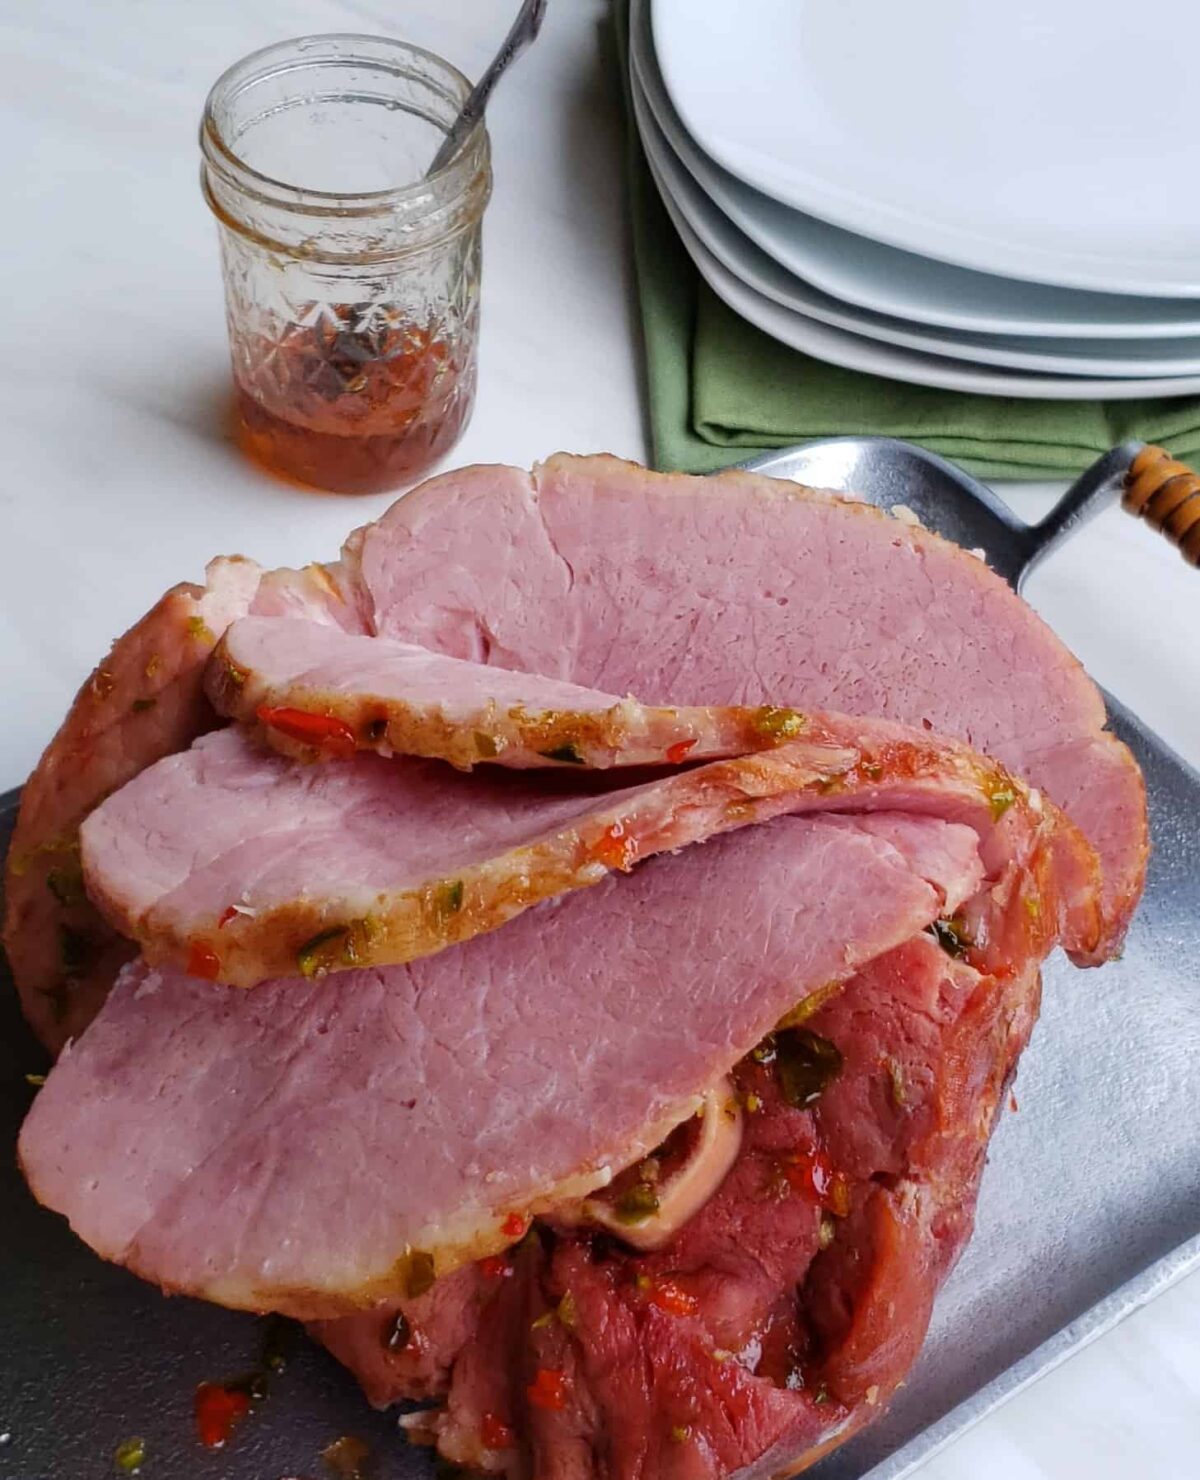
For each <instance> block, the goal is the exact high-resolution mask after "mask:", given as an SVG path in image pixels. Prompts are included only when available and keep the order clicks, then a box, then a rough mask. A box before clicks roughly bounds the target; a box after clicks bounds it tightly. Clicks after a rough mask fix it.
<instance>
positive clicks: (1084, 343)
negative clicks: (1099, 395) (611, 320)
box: [630, 76, 1200, 380]
mask: <svg viewBox="0 0 1200 1480" xmlns="http://www.w3.org/2000/svg"><path fill="white" fill-rule="evenodd" d="M630 85H631V90H632V96H633V108H634V116H635V119H636V122H637V127H638V132H639V134H640V135H641V138H642V144H643V147H644V148H645V151H646V154H647V156H648V157H649V159H650V160H651V162H652V164H653V166H654V173H655V178H656V179H657V181H658V182H659V184H660V187H661V189H662V190H663V191H664V192H665V193H666V194H667V195H669V196H670V198H671V200H672V202H673V203H674V204H675V205H676V206H677V207H678V209H679V211H680V213H681V214H682V216H683V218H684V220H685V221H686V222H687V224H688V225H689V226H690V227H691V228H692V230H693V231H694V232H695V233H696V235H697V237H699V239H700V241H701V242H702V243H703V244H704V245H705V246H706V247H707V248H708V249H709V251H710V252H711V253H712V254H713V256H715V257H716V258H717V260H718V261H719V262H720V263H721V265H722V266H724V267H726V268H727V269H728V270H729V271H730V272H731V273H733V274H734V275H735V276H736V277H738V278H740V279H741V280H742V282H743V283H745V284H746V285H747V287H750V288H753V289H754V290H755V292H757V293H761V294H762V295H763V296H764V297H767V298H770V299H772V300H773V301H774V302H776V303H779V304H782V306H783V307H784V308H790V309H794V310H795V311H796V312H798V313H802V314H804V315H805V316H806V317H808V318H810V319H815V320H817V322H818V323H822V324H829V325H831V326H832V327H833V328H835V329H846V330H849V331H850V332H851V333H854V334H862V335H865V336H866V337H867V338H868V339H876V340H879V341H881V342H882V343H884V344H895V345H898V346H900V347H901V348H902V349H915V350H920V351H921V352H922V353H923V354H934V355H946V356H948V357H949V358H950V359H954V360H967V361H969V362H971V363H972V364H981V365H999V366H1002V367H1003V368H1005V369H1008V370H1031V371H1034V372H1036V373H1039V374H1050V375H1075V376H1079V375H1089V376H1091V375H1095V376H1116V377H1120V378H1122V379H1139V380H1140V379H1144V378H1146V377H1149V376H1171V377H1174V376H1181V375H1200V340H1195V339H1180V340H1152V341H1150V342H1149V344H1148V345H1147V344H1142V343H1139V342H1138V341H1135V340H1119V339H1118V340H1112V341H1108V340H1088V339H1084V340H1071V339H1034V340H1022V339H1016V338H1011V337H999V336H995V335H993V336H979V335H967V334H960V333H955V332H953V331H951V330H944V329H930V328H919V327H913V326H912V325H911V324H905V323H903V322H902V321H901V320H898V319H894V318H888V317H885V316H883V315H882V314H875V313H871V312H870V311H869V310H867V309H860V308H855V307H853V306H852V305H850V304H845V303H841V302H839V301H838V300H837V299H836V298H830V297H828V296H827V295H826V294H824V293H821V292H818V291H817V290H816V289H815V288H810V287H809V286H808V284H807V283H805V282H803V281H802V280H801V279H800V278H797V277H794V276H793V275H792V274H791V273H790V272H788V271H787V269H786V268H784V267H781V266H780V264H779V263H778V262H776V261H775V259H774V258H773V257H768V256H767V254H766V253H765V252H763V251H761V250H760V249H759V248H758V247H756V246H755V245H754V243H753V242H752V241H750V240H749V238H748V237H746V236H744V235H743V234H742V233H741V232H740V231H739V230H738V229H737V227H736V226H734V224H733V223H732V222H731V221H730V220H729V219H728V218H727V217H725V216H724V215H722V213H721V212H720V211H719V210H718V209H717V207H716V206H715V205H714V204H713V202H712V201H711V200H710V199H709V198H708V196H707V195H705V193H704V191H703V190H701V189H700V187H699V185H698V184H697V183H696V181H695V180H694V179H693V178H692V176H691V175H690V174H688V172H687V170H686V169H684V167H683V165H682V163H681V162H680V161H679V159H678V158H677V157H676V155H675V154H674V153H673V152H672V150H671V148H670V145H669V144H668V143H667V140H666V139H665V137H664V136H663V133H662V131H661V130H660V129H659V127H658V125H657V123H656V122H655V120H654V116H653V113H652V111H651V109H650V107H649V104H648V102H647V100H646V98H645V95H644V93H643V91H642V88H641V84H640V82H639V81H638V79H637V77H636V76H634V77H631V78H630Z"/></svg>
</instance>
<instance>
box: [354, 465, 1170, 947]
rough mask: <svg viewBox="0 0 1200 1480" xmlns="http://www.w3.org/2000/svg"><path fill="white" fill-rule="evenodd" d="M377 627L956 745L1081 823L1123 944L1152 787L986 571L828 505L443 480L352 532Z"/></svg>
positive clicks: (714, 488) (666, 699)
mask: <svg viewBox="0 0 1200 1480" xmlns="http://www.w3.org/2000/svg"><path fill="white" fill-rule="evenodd" d="M338 579H339V581H340V582H342V583H343V584H344V585H348V586H352V587H353V588H354V589H356V590H357V591H358V593H359V595H358V598H357V599H358V602H359V611H360V615H361V616H362V618H363V619H364V621H365V622H366V623H367V624H368V627H369V630H370V631H372V632H374V633H376V634H378V635H381V636H386V637H392V638H397V639H400V640H402V641H406V642H414V643H419V644H421V645H422V646H424V647H427V648H431V649H434V650H436V651H439V652H443V653H447V654H449V655H451V656H453V657H457V658H465V659H470V660H472V661H475V662H482V663H489V664H494V665H496V666H498V667H501V668H505V669H520V670H524V671H525V672H528V673H537V674H541V675H544V676H546V677H550V678H557V679H562V680H566V681H569V682H572V683H577V684H585V685H588V686H594V687H596V688H598V689H603V690H605V691H607V692H609V693H617V694H620V693H625V692H626V691H629V692H632V693H636V694H637V695H638V697H639V699H641V701H642V702H643V703H646V704H657V705H690V704H738V705H757V704H777V705H791V706H795V707H797V708H800V709H807V708H813V709H830V710H840V711H844V712H846V713H850V714H858V715H879V716H885V717H888V718H891V719H894V720H899V721H901V722H903V723H906V724H910V725H914V726H924V727H926V728H928V729H932V730H934V731H937V732H941V733H945V734H948V735H956V736H958V737H960V738H962V739H963V740H965V741H967V742H968V743H969V744H970V745H972V746H974V747H975V748H976V749H978V750H982V751H984V752H986V753H987V754H989V755H992V756H995V757H996V758H997V759H998V760H1000V761H1002V762H1003V763H1004V764H1005V765H1006V766H1007V767H1008V768H1009V769H1010V770H1012V771H1014V772H1016V773H1017V774H1018V775H1020V776H1023V777H1024V778H1025V779H1027V780H1028V781H1029V782H1031V783H1032V784H1033V785H1034V786H1037V787H1040V788H1043V789H1044V790H1045V791H1046V792H1047V794H1048V795H1049V796H1050V797H1052V798H1053V799H1054V800H1055V801H1056V802H1058V803H1059V804H1060V805H1061V806H1062V807H1064V808H1065V809H1066V810H1067V811H1068V812H1069V813H1070V815H1071V816H1072V818H1073V819H1074V820H1075V821H1076V822H1077V823H1078V825H1079V826H1080V828H1081V829H1082V830H1083V831H1084V833H1085V834H1086V835H1087V836H1088V838H1089V839H1090V840H1091V841H1092V842H1093V844H1094V845H1095V847H1096V849H1097V851H1098V853H1099V855H1100V859H1101V863H1102V866H1103V869H1104V906H1105V930H1104V933H1103V937H1102V939H1101V941H1100V943H1099V945H1098V947H1097V949H1096V950H1095V951H1094V952H1091V953H1079V954H1080V958H1081V959H1082V960H1085V961H1093V960H1097V959H1102V958H1103V957H1104V956H1105V955H1107V954H1111V952H1112V951H1114V950H1115V949H1116V948H1117V947H1118V945H1119V942H1120V939H1121V936H1122V934H1123V932H1124V929H1125V926H1126V924H1127V923H1128V919H1129V916H1130V914H1131V913H1132V910H1133V908H1134V905H1135V904H1136V902H1137V899H1138V897H1139V895H1140V892H1141V887H1142V883H1143V879H1144V874H1145V865H1146V857H1147V846H1148V845H1147V824H1146V807H1145V792H1144V787H1143V783H1142V779H1141V774H1140V772H1139V771H1138V768H1137V765H1136V763H1135V762H1134V760H1133V758H1132V756H1131V755H1130V754H1129V752H1128V751H1127V749H1126V748H1125V747H1124V746H1123V745H1121V744H1120V742H1118V741H1117V740H1116V739H1115V738H1114V737H1113V736H1112V735H1110V734H1108V733H1107V732H1106V731H1105V729H1104V725H1105V711H1104V704H1103V701H1102V699H1101V697H1100V694H1099V693H1098V691H1097V690H1096V688H1095V686H1094V685H1093V684H1092V682H1091V681H1090V680H1089V678H1088V677H1087V674H1086V673H1085V672H1084V671H1083V669H1082V667H1081V666H1080V664H1079V663H1078V661H1077V660H1076V659H1075V658H1074V657H1073V656H1072V655H1071V654H1070V653H1069V652H1068V651H1067V649H1066V648H1065V647H1064V646H1063V644H1062V643H1061V642H1060V641H1059V640H1058V639H1057V638H1056V637H1055V636H1054V634H1053V633H1052V632H1051V631H1050V630H1049V628H1048V627H1046V625H1045V624H1044V623H1043V622H1042V621H1041V620H1040V619H1039V618H1038V617H1037V616H1036V615H1035V614H1034V612H1033V611H1032V610H1031V609H1030V608H1029V607H1028V606H1026V604H1025V603H1024V602H1023V601H1022V600H1021V599H1020V598H1019V597H1018V596H1016V595H1015V594H1014V593H1013V592H1012V591H1011V590H1010V589H1009V588H1008V586H1007V585H1005V583H1004V582H1003V581H1002V580H1001V579H1000V578H999V577H998V576H996V575H995V574H994V573H993V572H992V571H990V570H989V569H988V568H987V567H986V565H985V564H984V563H983V562H982V561H980V560H978V559H976V558H975V557H974V556H972V555H969V554H967V553H966V552H964V551H962V550H960V549H958V548H957V547H956V546H954V545H951V544H949V543H948V542H946V541H944V540H941V539H939V538H938V537H937V536H936V535H933V534H930V533H929V532H928V531H926V530H924V529H921V528H914V527H911V526H909V525H907V524H902V523H900V522H898V521H897V520H894V519H891V518H889V517H888V516H886V515H884V514H882V513H881V512H880V511H878V510H876V509H874V508H872V507H870V506H867V505H864V504H858V503H852V502H847V501H845V500H843V499H839V498H836V497H833V496H832V495H829V494H824V493H819V492H815V491H813V490H811V489H806V488H802V487H799V486H797V485H794V484H790V483H784V482H780V481H777V480H774V479H770V478H763V477H757V476H753V475H750V474H746V473H738V472H729V473H724V474H721V475H720V476H717V477H713V478H690V477H686V476H682V475H662V474H657V473H651V472H647V471H646V470H645V469H643V468H640V467H637V466H635V465H633V464H630V463H623V462H619V461H617V460H616V459H614V458H610V457H594V458H574V457H567V456H558V457H554V458H551V459H550V461H549V462H547V463H544V464H543V465H542V466H540V467H539V468H537V469H535V471H534V473H533V474H532V475H530V474H528V473H525V472H521V471H519V470H517V469H515V468H503V467H476V468H468V469H465V470H463V471H460V472H455V473H449V474H446V475H445V476H443V477H440V478H435V479H433V480H432V481H431V482H429V483H427V484H425V485H424V486H423V487H422V488H420V489H418V490H416V491H415V492H414V493H411V494H409V495H408V497H406V498H404V499H402V500H400V502H398V503H397V504H395V505H393V507H392V508H391V509H390V510H389V511H388V512H387V513H386V514H385V515H384V517H383V518H382V519H380V520H379V521H378V522H377V523H376V524H373V525H369V526H367V527H366V528H365V529H361V530H359V531H357V532H356V533H355V534H354V535H352V536H351V538H350V540H349V541H348V543H347V545H346V549H345V551H344V556H343V562H342V565H341V567H340V568H339V575H338Z"/></svg>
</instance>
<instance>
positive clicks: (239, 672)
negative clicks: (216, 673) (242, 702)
mask: <svg viewBox="0 0 1200 1480" xmlns="http://www.w3.org/2000/svg"><path fill="white" fill-rule="evenodd" d="M225 677H226V678H227V679H228V680H229V682H230V683H231V684H232V685H233V686H234V688H235V689H240V688H244V687H245V684H246V670H245V669H244V668H239V667H238V665H237V664H236V663H235V662H233V661H232V659H230V658H226V659H225Z"/></svg>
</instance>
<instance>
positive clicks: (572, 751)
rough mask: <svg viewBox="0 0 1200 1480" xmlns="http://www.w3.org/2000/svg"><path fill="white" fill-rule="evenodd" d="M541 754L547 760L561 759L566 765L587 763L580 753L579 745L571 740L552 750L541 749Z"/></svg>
mask: <svg viewBox="0 0 1200 1480" xmlns="http://www.w3.org/2000/svg"><path fill="white" fill-rule="evenodd" d="M541 754H542V755H544V756H545V757H546V759H547V760H548V761H563V762H564V763H565V764H566V765H568V766H583V765H586V764H587V762H586V761H585V760H584V758H583V755H582V754H581V753H580V750H579V747H578V746H577V745H575V744H574V743H571V742H569V743H568V744H566V745H559V746H557V747H556V748H555V749H554V750H543V751H542V752H541Z"/></svg>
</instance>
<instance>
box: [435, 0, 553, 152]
mask: <svg viewBox="0 0 1200 1480" xmlns="http://www.w3.org/2000/svg"><path fill="white" fill-rule="evenodd" d="M548 3H549V0H524V3H523V4H522V6H521V9H520V11H519V12H518V13H517V18H516V20H515V21H514V22H513V24H512V29H511V30H510V31H509V33H508V35H507V36H506V37H505V38H504V43H503V45H502V46H501V47H500V50H499V51H498V52H497V53H496V55H495V57H494V59H493V61H492V65H491V66H490V67H489V68H488V69H487V71H486V72H485V73H484V74H483V76H482V77H481V78H480V79H479V81H478V82H477V83H476V84H475V86H474V87H473V88H472V89H471V92H470V94H469V96H468V97H467V101H466V102H465V103H464V104H463V106H462V110H461V112H460V113H459V115H458V117H457V118H456V119H455V120H454V123H453V124H452V125H451V127H450V131H449V133H447V135H446V137H445V138H444V139H443V140H442V143H441V146H440V148H439V149H438V152H437V153H436V154H435V155H434V156H433V163H432V164H431V165H430V166H429V168H428V170H427V171H426V172H425V174H426V178H428V177H429V176H430V175H434V174H436V173H437V172H438V170H441V169H445V167H446V166H447V165H448V164H449V163H450V161H451V160H452V159H453V158H454V156H455V155H456V154H457V153H458V151H459V150H460V149H461V148H462V146H463V144H464V143H466V140H467V138H468V136H469V134H470V133H471V130H472V129H473V128H474V127H475V125H476V124H477V123H478V122H479V120H480V119H481V118H482V117H483V112H484V109H485V108H486V107H487V104H488V99H489V98H490V97H491V95H492V90H493V89H494V88H495V86H496V84H497V82H499V81H500V78H501V77H502V76H503V75H504V73H505V72H506V71H507V69H508V67H509V65H510V63H512V62H514V61H515V60H516V59H517V57H519V56H520V55H521V53H522V52H523V51H524V50H525V48H526V47H527V46H528V45H529V44H530V43H531V42H532V41H534V40H535V39H536V38H537V33H538V32H539V31H540V30H541V28H542V20H543V19H544V17H545V14H546V6H547V4H548Z"/></svg>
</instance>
